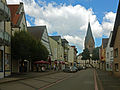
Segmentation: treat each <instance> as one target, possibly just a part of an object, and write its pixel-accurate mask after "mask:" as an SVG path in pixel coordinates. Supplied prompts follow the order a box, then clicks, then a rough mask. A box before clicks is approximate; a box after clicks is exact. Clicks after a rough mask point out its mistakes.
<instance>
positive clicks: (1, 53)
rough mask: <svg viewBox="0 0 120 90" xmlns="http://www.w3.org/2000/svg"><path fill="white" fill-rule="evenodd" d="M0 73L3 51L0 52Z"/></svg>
mask: <svg viewBox="0 0 120 90" xmlns="http://www.w3.org/2000/svg"><path fill="white" fill-rule="evenodd" d="M0 71H3V51H1V50H0Z"/></svg>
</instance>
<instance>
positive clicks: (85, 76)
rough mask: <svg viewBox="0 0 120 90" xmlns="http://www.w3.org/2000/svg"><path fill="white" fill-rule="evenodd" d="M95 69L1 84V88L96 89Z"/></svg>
mask: <svg viewBox="0 0 120 90" xmlns="http://www.w3.org/2000/svg"><path fill="white" fill-rule="evenodd" d="M94 87H95V86H94V71H93V69H87V70H81V71H79V72H77V73H64V72H61V73H55V74H51V75H46V76H42V77H35V78H31V79H25V80H19V81H15V82H9V83H4V84H0V90H95V88H94Z"/></svg>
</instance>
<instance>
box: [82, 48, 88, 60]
mask: <svg viewBox="0 0 120 90" xmlns="http://www.w3.org/2000/svg"><path fill="white" fill-rule="evenodd" d="M88 59H90V52H89V50H88V48H86V49H84V50H83V52H82V60H88Z"/></svg>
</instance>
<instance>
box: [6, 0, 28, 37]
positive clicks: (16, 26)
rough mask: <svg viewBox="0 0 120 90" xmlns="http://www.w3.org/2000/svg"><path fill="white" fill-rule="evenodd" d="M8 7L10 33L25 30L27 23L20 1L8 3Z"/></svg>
mask: <svg viewBox="0 0 120 90" xmlns="http://www.w3.org/2000/svg"><path fill="white" fill-rule="evenodd" d="M8 7H9V9H10V12H11V25H12V34H13V35H14V33H15V31H21V30H25V31H27V23H26V18H25V11H24V5H23V3H22V2H20V4H9V5H8Z"/></svg>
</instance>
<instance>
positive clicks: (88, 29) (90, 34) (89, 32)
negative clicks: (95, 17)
mask: <svg viewBox="0 0 120 90" xmlns="http://www.w3.org/2000/svg"><path fill="white" fill-rule="evenodd" d="M90 38H93V35H92V31H91V26H90V22H88V28H87V34H86V37H85V43H86V42H88V41H89V39H90Z"/></svg>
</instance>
